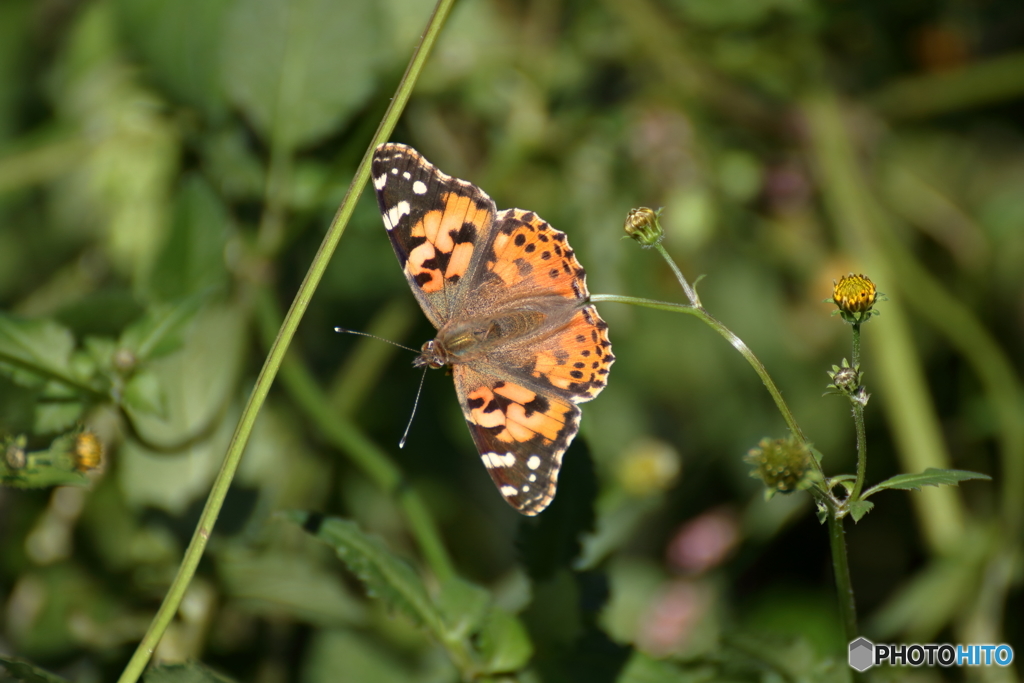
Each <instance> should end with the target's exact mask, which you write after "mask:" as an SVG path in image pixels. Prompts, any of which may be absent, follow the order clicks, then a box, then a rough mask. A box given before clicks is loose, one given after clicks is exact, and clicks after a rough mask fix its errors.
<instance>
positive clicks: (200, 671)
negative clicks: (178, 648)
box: [142, 662, 232, 683]
mask: <svg viewBox="0 0 1024 683" xmlns="http://www.w3.org/2000/svg"><path fill="white" fill-rule="evenodd" d="M142 680H143V681H145V683H231V681H232V679H230V678H228V677H226V676H222V675H221V674H219V673H217V672H216V671H214V670H213V669H210V668H208V667H205V666H203V665H202V664H200V663H199V662H186V663H185V664H158V665H156V666H154V667H152V668H151V669H149V670H148V671H146V675H145V676H143V677H142Z"/></svg>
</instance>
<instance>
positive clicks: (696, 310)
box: [590, 253, 824, 477]
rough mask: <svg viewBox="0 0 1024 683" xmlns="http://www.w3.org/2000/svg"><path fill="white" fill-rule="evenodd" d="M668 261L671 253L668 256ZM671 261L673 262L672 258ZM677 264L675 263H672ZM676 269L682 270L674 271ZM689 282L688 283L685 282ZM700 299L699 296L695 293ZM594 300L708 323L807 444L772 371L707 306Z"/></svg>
mask: <svg viewBox="0 0 1024 683" xmlns="http://www.w3.org/2000/svg"><path fill="white" fill-rule="evenodd" d="M663 255H664V256H666V258H667V254H664V253H663ZM669 260H670V261H671V259H669ZM672 265H674V264H672ZM673 270H678V269H676V268H674V269H673ZM679 277H680V278H681V277H682V275H681V274H680V275H679ZM684 281H685V280H684ZM694 297H695V298H696V293H694ZM590 301H591V302H594V303H600V302H609V303H620V304H632V305H634V306H643V307H644V308H653V309H655V310H659V311H670V312H672V313H686V314H688V315H693V316H696V317H698V318H700V319H701V320H702V321H704V323H705V324H707V325H708V326H710V327H711V328H712V329H713V330H715V331H716V332H718V334H720V335H722V336H723V337H725V339H726V340H727V341H728V342H729V343H730V344H732V346H733V348H734V349H736V350H737V351H739V352H740V355H741V356H743V357H744V358H746V359H747V362H748V363H750V366H751V367H752V368H754V372H756V373H757V376H758V377H760V378H761V381H762V382H763V383H764V386H765V388H766V389H768V393H769V394H771V396H772V399H773V400H774V401H775V406H776V407H777V408H778V410H779V413H781V414H782V419H783V420H785V421H786V425H787V426H788V427H789V429H790V431H791V432H793V434H794V435H795V436H796V437H797V438H798V439H800V441H801V442H802V443H804V444H806V443H807V437H805V436H804V433H803V430H801V429H800V425H799V424H797V421H796V418H795V417H794V416H793V412H792V411H791V410H790V409H789V406H788V405H786V401H785V400H784V399H783V398H782V392H781V391H779V388H778V387H777V386H775V382H774V381H772V378H771V375H769V374H768V370H766V369H765V367H764V365H763V364H762V363H761V361H760V360H758V358H757V356H755V355H754V352H753V351H751V350H750V347H748V346H747V345H746V344H745V343H744V342H743V340H742V339H740V338H739V337H737V336H736V335H735V334H734V333H733V332H732V330H730V329H729V328H728V327H726V326H725V325H724V324H722V323H721V322H720V321H719V320H718V319H716V318H715V317H714V316H712V315H711V314H709V313H708V312H707V311H706V310H705V309H704V308H703V307H700V306H694V305H691V304H673V303H668V302H665V301H656V300H654V299H641V298H638V297H633V296H618V295H614V294H594V295H593V296H591V297H590ZM811 460H812V462H814V467H815V469H817V470H818V472H819V473H820V474H822V476H823V477H824V472H822V470H821V464H820V463H819V462H818V461H817V459H816V458H811Z"/></svg>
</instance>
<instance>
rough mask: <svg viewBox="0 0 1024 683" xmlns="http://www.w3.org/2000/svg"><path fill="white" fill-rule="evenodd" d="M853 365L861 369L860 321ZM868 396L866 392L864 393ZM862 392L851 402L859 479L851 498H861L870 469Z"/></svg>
mask: <svg viewBox="0 0 1024 683" xmlns="http://www.w3.org/2000/svg"><path fill="white" fill-rule="evenodd" d="M852 327H853V363H852V364H853V367H855V368H857V370H858V372H859V371H860V323H853V325H852ZM864 395H865V396H866V394H864ZM860 397H861V393H860V392H859V391H858V392H857V394H856V395H854V396H852V397H851V399H850V402H851V403H852V404H853V424H854V427H855V429H856V431H857V480H856V482H855V483H854V485H853V490H852V491H851V492H850V500H851V501H855V500H859V496H860V492H861V491H862V490H863V489H864V478H865V477H866V476H867V470H868V438H867V430H866V429H865V428H864V402H863V401H862V400H860Z"/></svg>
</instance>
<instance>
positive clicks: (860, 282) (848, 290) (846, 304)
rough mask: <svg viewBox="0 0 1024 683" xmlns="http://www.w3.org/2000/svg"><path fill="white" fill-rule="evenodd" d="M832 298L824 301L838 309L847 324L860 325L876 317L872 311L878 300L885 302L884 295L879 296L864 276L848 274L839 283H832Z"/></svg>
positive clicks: (876, 313)
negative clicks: (873, 316)
mask: <svg viewBox="0 0 1024 683" xmlns="http://www.w3.org/2000/svg"><path fill="white" fill-rule="evenodd" d="M832 284H833V287H832V298H831V299H826V300H825V301H827V302H829V303H833V304H835V305H836V306H838V307H839V311H838V313H839V314H840V315H841V316H842V317H843V320H845V321H846V322H848V323H860V322H864V321H865V320H868V319H869V318H871V316H872V315H878V311H876V310H873V308H872V307H873V306H874V305H875V302H876V301H878V300H879V299H882V300H883V301H884V300H885V295H884V294H880V293H879V292H878V289H876V288H875V283H874V282H872V281H871V280H869V279H868V277H867V276H866V275H854V274H853V273H850V274H849V275H845V276H843V277H842V278H840V279H839V282H836V281H835V280H833V281H832Z"/></svg>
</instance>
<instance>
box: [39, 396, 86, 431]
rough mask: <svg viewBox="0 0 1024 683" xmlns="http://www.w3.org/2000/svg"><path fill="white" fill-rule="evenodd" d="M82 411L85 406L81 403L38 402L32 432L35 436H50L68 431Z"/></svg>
mask: <svg viewBox="0 0 1024 683" xmlns="http://www.w3.org/2000/svg"><path fill="white" fill-rule="evenodd" d="M84 411H85V404H83V403H82V402H81V401H59V402H52V403H51V402H47V401H42V402H39V403H37V404H36V417H35V422H34V423H33V424H32V431H34V432H35V433H36V434H52V433H53V432H62V431H64V430H66V429H70V428H71V427H73V426H74V424H75V423H76V422H77V421H78V420H79V419H80V418H81V417H82V413H83V412H84Z"/></svg>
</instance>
